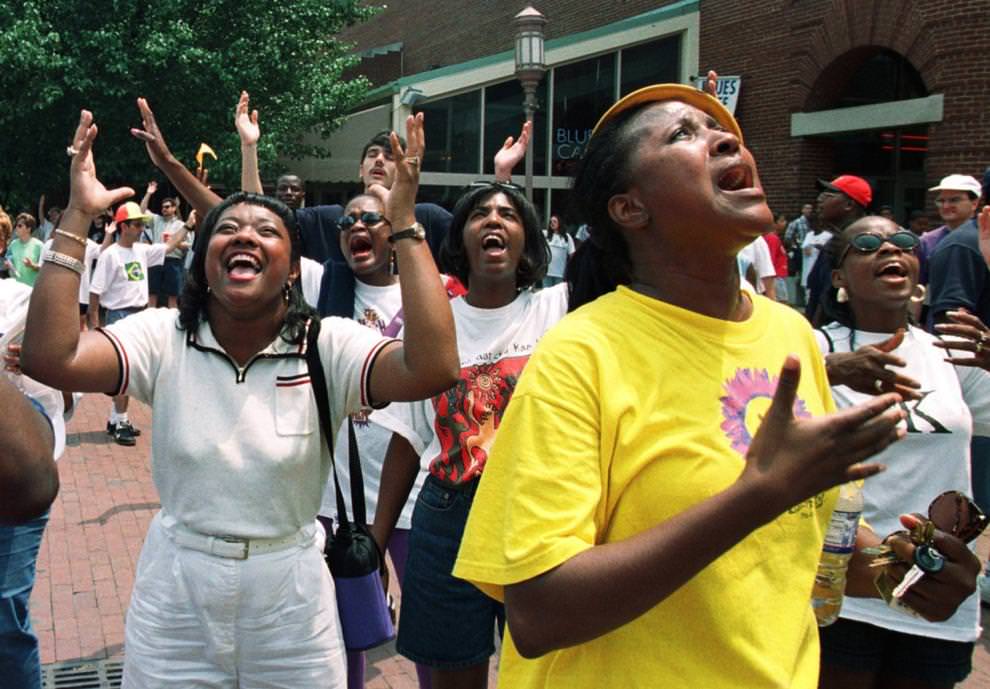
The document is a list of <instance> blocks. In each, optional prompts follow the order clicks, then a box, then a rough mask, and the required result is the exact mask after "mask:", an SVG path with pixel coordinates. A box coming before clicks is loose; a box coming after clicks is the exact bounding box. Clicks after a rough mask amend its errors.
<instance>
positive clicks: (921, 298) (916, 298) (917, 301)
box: [911, 285, 928, 304]
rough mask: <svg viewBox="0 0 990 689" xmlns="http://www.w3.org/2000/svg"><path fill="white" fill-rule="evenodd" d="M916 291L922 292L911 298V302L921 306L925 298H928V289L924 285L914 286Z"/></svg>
mask: <svg viewBox="0 0 990 689" xmlns="http://www.w3.org/2000/svg"><path fill="white" fill-rule="evenodd" d="M914 289H915V290H916V291H917V290H921V291H920V292H919V293H918V294H917V296H915V295H912V296H911V301H913V302H914V303H915V304H920V303H921V302H923V301H924V300H925V297H927V296H928V288H927V287H925V286H924V285H915V286H914Z"/></svg>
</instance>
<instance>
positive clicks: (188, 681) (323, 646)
mask: <svg viewBox="0 0 990 689" xmlns="http://www.w3.org/2000/svg"><path fill="white" fill-rule="evenodd" d="M174 523H175V522H174V520H172V519H171V518H170V517H168V516H165V515H163V514H162V513H161V512H159V513H158V514H157V515H156V516H155V518H154V520H153V521H152V522H151V527H150V528H149V529H148V535H147V537H146V538H145V542H144V546H143V548H142V549H141V558H140V560H139V561H138V568H137V574H136V576H135V580H134V591H133V593H132V594H131V603H130V607H129V609H128V611H127V624H126V628H125V633H124V636H125V648H124V650H125V653H124V678H123V685H122V686H123V689H164V688H166V687H168V688H170V689H178V688H179V687H181V688H182V689H200V688H202V689H206V688H207V687H209V689H300V688H302V687H306V688H307V689H308V688H310V687H313V688H319V689H323V688H333V689H338V688H340V689H343V688H344V687H345V686H346V679H347V678H346V675H347V661H346V658H345V656H344V644H343V640H342V638H341V633H340V621H339V619H338V616H337V605H336V601H335V599H334V590H333V580H332V579H331V578H330V574H329V572H328V571H327V567H326V565H325V564H324V562H323V557H322V549H323V547H322V546H323V531H322V529H317V528H316V525H315V523H314V524H313V525H312V526H310V527H307V529H312V533H313V538H312V539H309V540H307V545H297V546H292V547H290V548H288V549H286V550H280V551H278V552H273V553H265V554H260V555H254V556H251V557H249V558H247V559H246V560H233V559H227V558H221V557H217V556H215V555H209V554H206V553H202V552H199V551H196V550H191V549H188V548H182V547H179V546H177V545H176V544H175V543H174V542H173V537H172V533H173V532H172V531H171V530H170V529H172V528H173V527H174Z"/></svg>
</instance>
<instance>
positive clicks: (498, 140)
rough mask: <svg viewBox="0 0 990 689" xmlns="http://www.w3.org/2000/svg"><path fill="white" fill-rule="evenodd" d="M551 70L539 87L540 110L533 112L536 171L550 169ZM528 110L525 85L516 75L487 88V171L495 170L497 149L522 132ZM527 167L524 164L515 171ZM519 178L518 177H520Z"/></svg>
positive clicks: (543, 173) (485, 161)
mask: <svg viewBox="0 0 990 689" xmlns="http://www.w3.org/2000/svg"><path fill="white" fill-rule="evenodd" d="M549 80H550V75H549V74H547V75H545V76H544V78H543V79H542V80H541V81H540V83H539V85H538V86H537V87H536V100H537V110H536V114H535V115H534V116H533V130H534V137H533V174H534V175H545V174H546V173H547V111H546V106H547V82H548V81H549ZM525 117H526V114H525V112H524V111H523V90H522V85H520V83H519V82H518V81H516V80H515V79H512V80H511V81H503V82H502V83H501V84H494V85H492V86H489V87H488V88H486V89H485V159H484V161H483V162H484V165H485V172H486V173H488V174H492V173H494V172H495V162H494V161H495V153H496V152H497V151H498V149H500V148H501V147H502V144H503V143H505V140H506V139H507V138H508V137H510V136H519V130H520V129H522V123H523V122H524V121H525ZM524 170H525V168H524V166H523V165H522V164H521V163H520V165H519V166H518V167H517V168H516V170H515V174H516V175H521V174H523V171H524ZM517 181H518V180H517Z"/></svg>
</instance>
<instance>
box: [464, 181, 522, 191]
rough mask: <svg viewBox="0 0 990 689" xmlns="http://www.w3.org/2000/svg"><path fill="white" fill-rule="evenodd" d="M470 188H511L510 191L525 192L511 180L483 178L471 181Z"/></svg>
mask: <svg viewBox="0 0 990 689" xmlns="http://www.w3.org/2000/svg"><path fill="white" fill-rule="evenodd" d="M469 188H470V189H511V190H512V191H517V192H519V193H520V194H525V193H526V189H525V188H523V187H521V186H519V185H518V184H513V183H512V182H486V181H485V180H479V181H477V182H471V184H470V186H469Z"/></svg>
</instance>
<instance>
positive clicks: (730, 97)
mask: <svg viewBox="0 0 990 689" xmlns="http://www.w3.org/2000/svg"><path fill="white" fill-rule="evenodd" d="M707 80H708V77H696V78H695V80H694V85H695V86H696V87H698V88H699V89H702V90H704V87H705V81H707ZM741 83H742V77H719V78H718V81H717V82H716V83H715V96H716V97H717V98H718V99H719V100H720V101H722V105H724V106H725V107H726V109H727V110H728V111H729V112H731V113H732V114H733V115H735V114H736V102H737V101H738V100H739V86H740V84H741Z"/></svg>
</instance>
